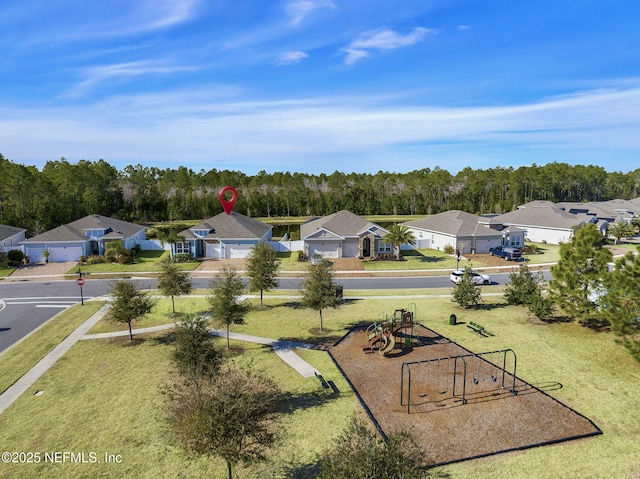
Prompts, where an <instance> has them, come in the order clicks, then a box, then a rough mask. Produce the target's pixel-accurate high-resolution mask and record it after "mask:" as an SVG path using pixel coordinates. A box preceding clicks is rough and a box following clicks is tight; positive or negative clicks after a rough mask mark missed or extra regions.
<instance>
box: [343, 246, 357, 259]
mask: <svg viewBox="0 0 640 479" xmlns="http://www.w3.org/2000/svg"><path fill="white" fill-rule="evenodd" d="M359 252H360V248H359V247H358V243H343V244H342V257H343V258H356V257H357V256H358V253H359Z"/></svg>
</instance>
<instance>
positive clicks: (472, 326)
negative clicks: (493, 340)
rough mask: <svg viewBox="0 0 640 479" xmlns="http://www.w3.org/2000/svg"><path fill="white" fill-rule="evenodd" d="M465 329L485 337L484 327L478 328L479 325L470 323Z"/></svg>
mask: <svg viewBox="0 0 640 479" xmlns="http://www.w3.org/2000/svg"><path fill="white" fill-rule="evenodd" d="M467 328H469V329H471V331H473V332H474V333H478V334H479V335H480V336H487V333H486V331H485V330H484V327H482V326H480V325H479V324H476V323H474V322H470V323H469V324H467Z"/></svg>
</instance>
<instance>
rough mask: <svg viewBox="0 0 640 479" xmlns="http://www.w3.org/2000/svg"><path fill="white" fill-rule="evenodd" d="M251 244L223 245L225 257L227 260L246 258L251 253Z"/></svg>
mask: <svg viewBox="0 0 640 479" xmlns="http://www.w3.org/2000/svg"><path fill="white" fill-rule="evenodd" d="M252 247H253V245H251V244H233V243H231V244H230V243H225V245H224V249H225V256H226V257H227V258H246V257H247V256H249V253H250V252H251V248H252Z"/></svg>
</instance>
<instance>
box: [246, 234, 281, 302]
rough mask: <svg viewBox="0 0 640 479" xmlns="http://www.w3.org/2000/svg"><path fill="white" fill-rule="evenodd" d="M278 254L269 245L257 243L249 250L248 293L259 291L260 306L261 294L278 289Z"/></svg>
mask: <svg viewBox="0 0 640 479" xmlns="http://www.w3.org/2000/svg"><path fill="white" fill-rule="evenodd" d="M278 266H280V262H279V261H278V254H277V253H276V250H275V249H273V248H272V247H271V246H270V245H269V243H259V244H257V245H255V246H254V247H253V248H252V249H251V253H250V254H249V259H248V261H247V274H248V275H249V291H252V292H253V291H260V306H262V305H263V304H262V293H263V292H264V291H269V290H271V289H273V288H277V287H278V280H277V279H276V276H277V274H278Z"/></svg>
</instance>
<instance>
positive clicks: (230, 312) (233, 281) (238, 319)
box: [207, 266, 250, 349]
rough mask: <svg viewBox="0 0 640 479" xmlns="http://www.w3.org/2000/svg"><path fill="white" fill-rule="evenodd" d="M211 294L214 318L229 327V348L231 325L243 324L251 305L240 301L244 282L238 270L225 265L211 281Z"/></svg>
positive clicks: (209, 298) (210, 300) (208, 298)
mask: <svg viewBox="0 0 640 479" xmlns="http://www.w3.org/2000/svg"><path fill="white" fill-rule="evenodd" d="M210 287H211V290H212V294H211V296H208V297H207V300H208V301H209V304H210V305H211V315H212V316H213V320H214V321H215V322H216V323H218V324H220V325H223V326H225V327H226V329H227V349H229V327H230V326H231V325H232V324H243V323H244V317H245V315H246V314H247V313H248V312H249V309H250V305H249V303H247V302H246V301H240V296H241V295H242V294H243V293H244V284H243V283H242V279H241V278H240V277H239V276H238V272H237V271H236V270H235V269H234V268H231V267H228V266H225V267H224V268H223V269H222V271H221V272H220V274H219V276H218V277H217V278H214V279H213V281H211V286H210Z"/></svg>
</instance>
